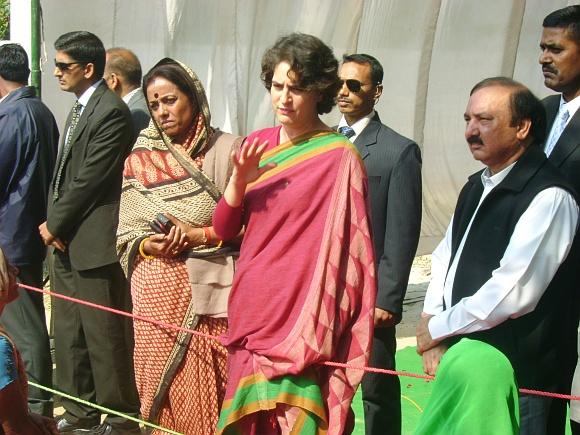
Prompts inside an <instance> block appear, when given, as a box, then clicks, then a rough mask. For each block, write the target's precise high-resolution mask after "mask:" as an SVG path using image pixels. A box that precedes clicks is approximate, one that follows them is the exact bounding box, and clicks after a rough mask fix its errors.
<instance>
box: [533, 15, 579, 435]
mask: <svg viewBox="0 0 580 435" xmlns="http://www.w3.org/2000/svg"><path fill="white" fill-rule="evenodd" d="M543 27H544V28H543V31H542V37H541V42H540V48H541V53H540V59H539V61H540V64H541V65H542V73H543V75H544V84H545V85H546V86H547V87H548V88H550V89H552V90H553V91H556V92H558V95H551V96H549V97H547V98H545V99H544V100H543V101H542V103H543V104H544V107H545V109H546V117H547V125H548V128H547V139H546V142H545V144H544V151H545V153H546V155H547V156H548V159H549V160H550V161H551V162H552V164H554V165H555V166H556V167H558V168H559V169H560V171H561V172H562V173H563V174H564V176H565V177H566V178H567V179H568V182H570V183H571V184H572V187H574V189H576V192H580V113H579V112H580V111H579V110H578V108H579V107H580V5H574V6H568V7H565V8H562V9H559V10H557V11H554V12H552V13H550V14H549V15H548V16H546V18H545V19H544V22H543ZM566 262H567V263H568V264H570V265H571V266H570V268H571V269H572V270H577V266H578V264H579V262H580V237H579V236H577V237H576V240H575V242H574V245H573V247H572V250H571V252H570V254H569V256H568V259H567V260H566ZM574 265H575V266H574ZM571 279H573V280H575V282H576V283H577V284H578V285H579V286H580V277H579V276H578V274H576V275H575V276H574V277H573V278H571ZM579 302H580V301H574V302H571V303H570V306H571V307H576V308H577V309H578V306H579V305H580V304H579ZM576 339H578V340H580V336H579V337H577V338H576V337H572V338H571V343H570V348H571V350H572V352H571V354H574V355H573V356H575V352H573V351H574V350H575V349H576V345H577V343H576ZM562 364H563V365H562V367H561V368H560V369H561V370H568V371H571V370H573V369H574V366H575V365H576V374H575V375H574V376H575V377H574V384H573V385H574V386H573V387H572V393H573V394H575V395H579V394H580V360H578V358H574V359H573V361H571V363H570V361H562ZM569 391H570V385H562V387H561V389H560V392H563V393H566V392H569ZM565 413H566V406H565V402H564V401H563V400H555V401H553V403H552V410H551V415H550V421H551V426H552V428H553V429H554V433H564V427H558V428H557V432H556V425H558V424H561V422H563V421H565V418H564V416H565ZM570 424H571V426H572V432H573V433H574V434H580V403H578V402H577V401H575V402H571V412H570Z"/></svg>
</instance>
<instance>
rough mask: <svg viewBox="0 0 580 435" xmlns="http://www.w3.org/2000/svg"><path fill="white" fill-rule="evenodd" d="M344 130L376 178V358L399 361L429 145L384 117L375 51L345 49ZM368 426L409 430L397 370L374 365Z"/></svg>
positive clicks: (365, 389)
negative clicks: (424, 150)
mask: <svg viewBox="0 0 580 435" xmlns="http://www.w3.org/2000/svg"><path fill="white" fill-rule="evenodd" d="M339 76H340V79H341V80H342V87H341V88H340V90H339V92H338V97H337V103H338V108H339V109H340V111H341V112H342V114H343V117H342V119H341V120H340V123H339V125H338V131H339V132H341V133H342V134H344V135H345V136H346V137H348V138H349V139H350V140H351V141H352V142H353V143H354V144H355V145H356V147H357V149H358V151H359V152H360V155H361V157H362V159H363V162H364V164H365V167H366V170H367V174H368V180H369V198H370V205H371V221H372V228H373V239H374V245H375V258H376V259H377V276H378V292H377V301H376V307H375V319H374V320H375V333H374V339H373V347H372V352H371V359H370V361H369V365H370V366H372V367H378V368H383V369H389V370H394V369H395V351H396V349H397V341H396V337H395V332H396V331H395V325H397V323H399V322H400V321H401V316H402V312H403V299H404V298H405V293H406V291H407V284H408V282H409V273H410V272H411V265H412V263H413V258H414V256H415V252H416V250H417V244H418V243H419V235H420V232H421V153H420V151H419V147H418V146H417V144H416V143H415V142H413V141H412V140H410V139H407V138H406V137H404V136H401V135H400V134H398V133H397V132H395V131H394V130H392V129H390V128H389V127H387V126H386V125H384V124H383V123H382V122H381V120H380V118H379V115H378V113H377V112H376V111H375V110H374V106H375V104H376V103H377V102H378V100H379V98H380V96H381V93H382V90H383V87H382V84H381V82H382V80H383V68H382V66H381V64H380V63H379V61H378V60H377V59H375V58H374V57H372V56H369V55H368V54H352V55H348V56H344V58H343V62H342V65H341V67H340V71H339ZM362 397H363V406H364V413H365V431H366V433H367V434H368V435H371V434H377V435H378V434H381V435H387V434H397V435H399V434H400V433H401V385H400V382H399V378H398V377H397V376H385V375H383V374H378V373H367V374H365V375H364V377H363V380H362Z"/></svg>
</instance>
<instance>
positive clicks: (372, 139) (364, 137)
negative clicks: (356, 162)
mask: <svg viewBox="0 0 580 435" xmlns="http://www.w3.org/2000/svg"><path fill="white" fill-rule="evenodd" d="M380 129H381V120H380V118H379V114H378V113H375V116H374V117H373V119H371V121H370V122H369V123H368V125H367V126H366V127H365V128H364V129H363V131H361V133H360V134H359V135H358V137H357V138H356V140H355V141H354V144H355V145H356V147H357V149H358V152H359V153H360V155H361V157H362V158H363V160H364V159H366V158H367V157H368V156H369V154H370V147H371V146H373V145H374V144H376V143H377V136H378V134H379V130H380Z"/></svg>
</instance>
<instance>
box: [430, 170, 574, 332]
mask: <svg viewBox="0 0 580 435" xmlns="http://www.w3.org/2000/svg"><path fill="white" fill-rule="evenodd" d="M512 168H513V164H512V165H511V166H509V167H507V168H505V169H504V170H503V171H501V172H499V173H497V174H495V175H491V176H490V173H489V172H488V170H486V171H484V172H483V174H482V176H481V181H482V183H483V186H484V191H483V194H482V196H481V200H480V202H479V204H478V206H477V209H479V206H480V205H481V201H483V199H484V198H485V197H486V196H487V195H488V194H489V193H490V192H491V190H492V189H493V188H494V187H495V186H497V185H498V184H499V183H500V182H501V181H503V179H504V178H505V177H506V176H507V174H508V173H509V172H510V171H511V170H512ZM476 214H477V210H476V211H475V213H474V214H473V217H472V218H471V221H470V222H469V225H468V227H467V230H466V231H465V234H464V236H463V239H462V240H461V243H460V245H459V248H458V250H457V253H456V254H455V257H454V259H453V263H452V264H451V267H449V271H447V267H448V264H449V261H450V259H451V233H452V226H453V218H452V221H451V224H450V225H449V227H448V228H447V232H446V233H445V238H444V239H443V240H442V241H441V243H440V244H439V246H437V248H436V249H435V251H434V252H433V255H432V258H431V276H432V278H431V282H430V283H429V287H428V288H427V293H426V295H425V303H424V307H423V311H425V312H426V313H428V314H432V315H434V317H433V318H431V320H430V321H429V332H430V334H431V337H432V338H433V339H436V340H442V339H444V338H446V337H450V336H454V335H459V334H467V333H472V332H476V331H482V330H485V329H490V328H493V327H494V326H496V325H499V324H500V323H503V322H505V321H506V320H508V319H510V318H517V317H520V316H523V315H524V314H527V313H529V312H531V311H533V310H534V309H535V307H536V305H537V304H538V302H539V300H540V298H541V297H542V295H543V293H544V291H545V290H546V288H547V287H548V285H549V284H550V281H551V280H552V278H553V277H554V275H555V273H556V271H557V270H558V267H559V266H560V264H561V263H562V262H563V261H564V260H565V258H566V256H567V255H568V252H569V251H570V247H571V245H572V241H573V239H574V235H575V233H576V227H577V223H578V205H577V204H576V201H575V200H574V198H573V197H572V195H570V194H569V193H568V192H567V191H565V190H563V189H561V188H559V187H550V188H548V189H545V190H543V191H541V192H540V193H538V194H537V195H536V197H535V198H534V199H533V200H532V202H531V203H530V205H529V207H528V209H527V210H526V211H525V212H524V213H523V214H522V215H521V217H520V219H519V221H518V223H517V224H516V226H515V228H514V232H513V233H512V237H511V239H510V241H509V244H508V246H507V248H506V251H505V252H504V255H503V257H502V259H501V261H500V265H499V267H498V268H497V269H495V270H494V271H493V272H492V276H491V278H489V280H487V281H486V282H485V283H484V284H483V285H482V286H481V287H480V288H479V289H478V290H477V291H476V292H475V294H473V295H472V296H469V297H466V298H463V299H462V300H461V301H459V302H458V303H457V304H455V305H454V306H451V295H452V290H453V282H454V279H455V273H456V271H457V263H458V261H459V259H460V258H461V253H462V251H463V247H464V245H465V240H466V238H467V235H468V234H469V231H470V229H471V224H472V223H473V218H474V217H475V215H476ZM444 299H445V306H446V307H447V309H446V310H445V311H443V300H444Z"/></svg>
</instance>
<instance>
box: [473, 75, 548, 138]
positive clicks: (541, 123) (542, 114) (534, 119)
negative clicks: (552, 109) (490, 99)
mask: <svg viewBox="0 0 580 435" xmlns="http://www.w3.org/2000/svg"><path fill="white" fill-rule="evenodd" d="M492 86H501V87H504V88H507V89H510V90H511V95H510V111H511V115H512V119H511V126H512V127H515V126H517V125H519V124H520V123H521V122H522V121H523V120H524V119H529V120H530V121H531V123H532V125H531V127H530V136H531V137H532V138H533V142H534V143H536V144H540V143H543V142H544V139H545V138H546V110H545V109H544V106H543V105H542V103H541V102H540V100H538V98H536V96H535V95H534V94H532V92H531V91H530V90H529V89H528V88H527V87H525V86H524V85H522V84H521V83H519V82H516V81H515V80H513V79H510V78H508V77H490V78H487V79H484V80H482V81H480V82H479V83H477V84H476V85H475V86H474V87H473V89H471V92H470V93H469V95H473V94H474V93H475V92H476V91H478V90H479V89H483V88H488V87H492Z"/></svg>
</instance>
